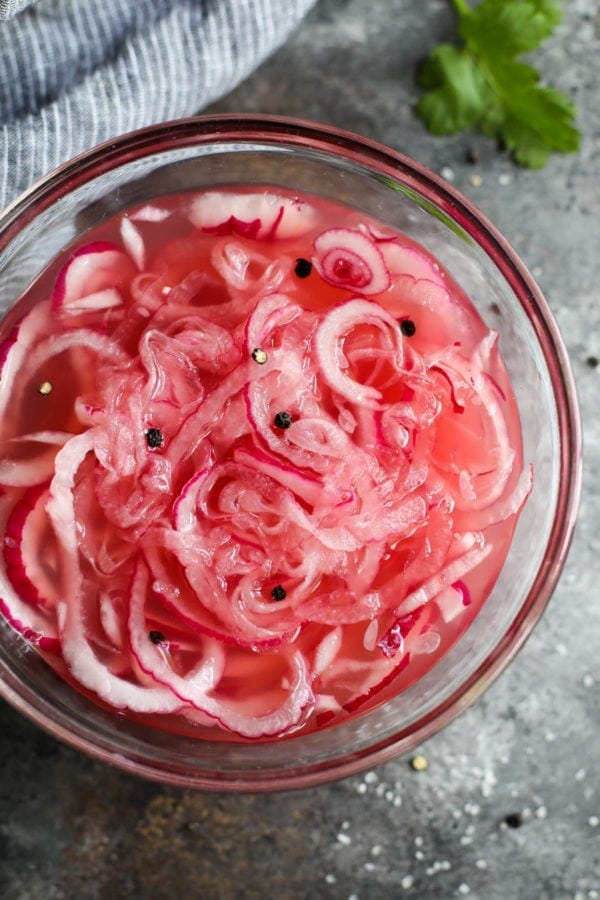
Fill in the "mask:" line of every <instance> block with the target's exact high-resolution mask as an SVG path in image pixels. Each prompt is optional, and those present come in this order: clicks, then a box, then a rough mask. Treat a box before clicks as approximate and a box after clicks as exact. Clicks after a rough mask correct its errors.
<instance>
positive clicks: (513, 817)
mask: <svg viewBox="0 0 600 900" xmlns="http://www.w3.org/2000/svg"><path fill="white" fill-rule="evenodd" d="M504 821H505V822H506V824H507V825H508V827H509V828H520V827H521V825H522V824H523V814H522V813H520V812H516V813H510V814H509V815H508V816H506V818H505V819H504Z"/></svg>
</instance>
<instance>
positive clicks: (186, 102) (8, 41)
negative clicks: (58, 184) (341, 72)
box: [0, 0, 315, 209]
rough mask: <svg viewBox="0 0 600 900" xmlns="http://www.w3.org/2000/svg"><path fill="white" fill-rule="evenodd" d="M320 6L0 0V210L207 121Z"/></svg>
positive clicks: (260, 0)
mask: <svg viewBox="0 0 600 900" xmlns="http://www.w3.org/2000/svg"><path fill="white" fill-rule="evenodd" d="M314 2H315V0H0V209H1V208H2V207H3V206H4V205H5V204H6V203H7V202H8V201H9V200H11V199H12V198H14V197H15V196H16V195H17V194H18V193H20V192H21V191H22V190H24V189H25V188H27V187H28V186H29V185H30V184H32V183H33V182H34V181H35V180H36V179H37V178H39V177H40V176H41V175H43V174H45V173H46V172H48V171H49V170H50V169H52V168H54V167H55V166H57V165H59V164H60V163H61V162H64V161H65V160H67V159H69V158H70V157H72V156H74V155H75V154H77V153H79V152H81V151H82V150H85V149H86V148H89V147H92V146H93V145H94V144H97V143H99V142H101V141H104V140H108V139H109V138H111V137H114V136H115V135H118V134H122V133H124V132H126V131H130V130H132V129H134V128H140V127H142V126H144V125H150V124H153V123H155V122H160V121H164V120H166V119H171V118H177V117H179V116H186V115H192V114H194V113H196V112H198V111H200V110H201V109H202V107H203V106H206V105H207V104H208V103H210V102H212V101H214V100H216V99H217V98H218V97H220V96H222V95H223V94H225V93H226V92H227V91H229V90H231V89H232V88H233V87H234V86H235V85H236V84H238V83H239V82H240V81H241V80H242V79H243V78H244V77H245V76H246V75H248V74H249V73H250V72H251V71H252V69H254V68H255V67H256V66H257V65H258V64H259V63H260V62H261V61H262V60H263V59H265V57H267V56H268V55H269V53H271V52H272V51H273V50H274V49H275V48H276V47H277V46H278V45H280V44H281V43H283V41H284V40H285V39H286V37H287V36H288V34H289V33H290V31H291V30H292V28H293V27H294V26H295V25H296V24H297V23H298V22H299V21H300V19H301V18H302V16H303V15H304V14H305V13H306V12H307V10H308V9H309V8H310V7H311V6H312V5H313V4H314ZM25 7H27V8H25ZM17 13H18V15H17ZM2 20H6V21H2Z"/></svg>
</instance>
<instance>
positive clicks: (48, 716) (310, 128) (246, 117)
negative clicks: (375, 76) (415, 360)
mask: <svg viewBox="0 0 600 900" xmlns="http://www.w3.org/2000/svg"><path fill="white" fill-rule="evenodd" d="M215 142H217V143H223V144H225V143H227V142H229V144H232V143H233V144H252V143H255V144H260V145H261V146H264V145H273V146H277V145H281V144H282V143H283V144H286V145H292V146H293V147H298V148H307V147H309V148H310V149H311V150H321V151H324V152H326V153H327V154H329V155H330V156H331V155H336V154H341V155H342V156H344V157H345V158H346V159H349V160H351V161H355V162H358V163H360V164H361V165H363V166H364V167H366V168H371V169H375V170H376V171H377V172H378V173H380V174H382V175H384V176H386V177H389V178H392V179H394V180H395V181H398V183H401V184H402V185H403V187H405V188H408V189H410V190H413V191H415V192H416V193H418V194H419V195H420V197H422V198H423V199H424V200H426V201H429V202H432V203H435V205H436V207H438V208H439V209H440V210H441V211H442V212H444V213H446V214H447V215H448V216H449V217H450V218H451V219H452V220H453V221H454V222H455V223H456V224H457V225H459V226H460V227H461V229H463V231H464V232H466V234H468V235H469V237H470V238H472V239H473V240H474V242H475V243H476V244H478V245H479V247H480V248H481V249H482V250H483V251H484V252H485V254H486V255H487V256H488V257H489V258H490V259H491V261H492V262H493V264H494V265H495V266H496V268H497V269H498V270H499V272H500V274H501V275H502V276H503V278H504V279H505V280H506V282H507V283H508V285H509V286H510V287H511V289H512V291H513V292H514V294H515V296H516V297H517V299H518V300H519V303H520V304H521V306H522V307H523V309H524V311H525V313H526V314H527V316H528V318H529V321H530V323H531V325H532V328H533V329H534V332H535V335H536V338H537V341H538V345H539V348H540V349H541V352H542V354H543V357H544V361H545V364H546V365H547V367H548V373H549V377H550V382H551V386H552V391H553V399H554V402H555V404H556V416H557V433H558V438H559V460H558V466H559V479H558V486H557V500H556V515H555V517H554V521H553V524H552V528H551V530H550V534H549V536H548V540H547V543H546V548H545V552H544V556H543V559H542V561H541V564H540V566H539V568H538V571H537V574H536V576H535V579H534V581H533V583H532V585H531V587H530V590H529V592H528V594H527V596H526V597H525V599H524V602H523V604H522V605H521V607H520V609H519V611H518V613H517V614H516V616H515V618H514V619H513V621H512V623H511V625H510V627H509V628H508V629H507V630H506V632H505V633H504V635H502V637H501V639H500V640H499V641H498V642H497V643H496V645H495V646H494V648H493V649H492V650H491V651H490V653H489V654H488V655H487V656H486V658H485V659H484V660H483V661H482V662H481V664H480V665H479V666H478V667H477V669H476V670H475V671H474V672H473V673H471V675H470V676H469V677H468V678H467V679H466V680H465V681H463V682H461V684H460V686H459V687H457V688H456V690H454V691H453V692H452V693H451V694H450V695H449V696H448V697H446V698H445V699H444V700H443V701H442V702H441V703H439V704H437V705H436V706H435V707H434V708H433V709H431V710H430V711H429V712H428V713H426V714H425V715H423V716H421V717H420V718H418V719H416V720H415V721H414V722H413V723H411V725H410V726H408V727H406V728H404V729H401V730H398V731H396V732H394V733H393V734H391V735H389V736H388V737H386V738H385V739H382V740H380V741H379V742H374V743H373V744H370V745H369V746H368V747H364V748H362V749H360V750H358V751H353V752H350V753H348V754H346V755H345V756H343V757H341V756H340V757H336V758H335V759H328V760H326V761H322V760H320V761H319V762H317V763H312V764H311V763H306V764H302V765H300V766H298V767H297V768H288V769H285V770H277V771H275V770H268V769H252V770H250V771H239V772H238V771H234V770H231V771H227V772H226V773H221V774H220V775H219V776H218V777H215V773H212V774H211V776H210V777H206V776H205V775H203V774H202V773H201V772H199V771H198V772H195V773H194V774H191V773H190V770H189V768H188V769H185V768H184V767H181V768H178V767H177V766H173V767H172V766H169V767H165V766H160V765H156V763H149V762H148V760H147V758H142V757H141V756H140V755H137V754H129V755H128V756H124V755H122V754H119V753H118V752H116V751H115V744H116V743H118V741H117V740H115V742H114V743H113V745H112V746H109V742H108V741H103V742H102V744H101V743H99V741H98V735H97V734H95V733H94V732H93V730H92V729H89V734H88V735H85V734H83V733H81V730H80V732H79V733H74V731H73V730H71V729H70V728H69V720H68V719H67V717H65V716H62V715H60V716H58V717H57V716H56V711H54V715H53V714H52V710H53V708H52V705H51V704H50V703H47V702H46V701H43V702H42V701H41V700H40V698H39V697H37V696H35V694H34V693H33V691H30V690H28V689H27V690H25V689H24V686H23V685H22V683H19V685H18V689H17V686H16V685H14V684H11V683H9V682H10V678H9V679H8V680H5V679H4V678H0V696H2V697H3V698H4V699H5V700H7V701H8V702H9V703H10V704H11V705H12V706H13V707H15V708H16V709H17V710H18V711H19V712H21V713H23V714H24V715H25V716H27V717H28V718H29V719H31V720H32V721H33V722H34V723H35V724H36V725H39V726H40V727H42V728H43V729H44V730H46V731H47V732H49V733H50V734H51V735H52V736H53V737H55V738H58V739H59V740H61V741H63V742H64V743H66V744H68V745H70V746H72V747H74V748H75V749H77V750H80V751H83V752H84V753H87V754H88V755H89V756H91V757H93V758H95V759H98V760H101V761H102V762H107V763H110V764H112V765H115V766H117V767H118V768H120V769H122V770H124V771H125V772H127V773H129V774H135V775H139V776H143V777H145V778H148V779H150V780H153V781H157V782H160V783H163V784H168V785H172V786H179V787H186V788H197V789H202V790H212V791H224V790H227V791H235V792H250V791H251V792H263V791H274V790H289V789H292V788H304V787H311V786H316V785H320V784H323V783H326V782H330V781H333V780H336V779H339V778H344V777H347V776H350V775H354V774H356V773H358V772H360V771H363V770H364V769H366V768H370V767H372V766H376V765H380V764H382V763H384V762H387V761H389V760H390V759H392V758H394V757H396V756H398V755H400V754H402V753H404V752H408V750H410V749H411V748H413V747H414V746H416V745H417V744H420V743H422V742H423V741H424V740H426V739H427V738H429V737H431V736H432V735H433V734H434V733H436V732H437V731H439V730H440V729H441V728H443V727H445V726H446V725H447V724H449V723H450V722H451V721H452V720H453V719H454V718H456V716H458V715H459V714H460V713H461V712H462V711H463V710H464V709H466V708H467V707H468V706H470V705H471V704H472V703H474V702H475V701H476V700H477V699H478V698H479V697H480V696H481V695H482V694H483V692H484V691H485V690H486V689H487V688H488V687H489V686H490V685H491V684H492V683H493V682H494V681H495V680H496V678H498V676H499V675H500V674H501V673H502V672H503V671H504V669H505V668H506V667H507V666H508V665H509V663H510V662H511V661H512V660H513V659H514V657H515V656H516V655H517V653H518V652H519V651H520V649H521V648H522V646H523V644H524V643H525V641H526V640H527V638H528V637H529V635H530V634H531V632H532V630H533V628H534V627H535V625H536V624H537V622H538V620H539V618H540V616H541V615H542V613H543V611H544V609H545V608H546V606H547V604H548V602H549V600H550V597H551V595H552V593H553V591H554V589H555V587H556V584H557V582H558V579H559V576H560V573H561V571H562V568H563V565H564V562H565V560H566V556H567V553H568V550H569V546H570V543H571V540H572V537H573V532H574V527H575V523H576V518H577V512H578V506H579V501H580V496H581V481H582V436H581V422H580V415H579V410H578V403H577V393H576V387H575V382H574V378H573V373H572V370H571V366H570V363H569V359H568V355H567V352H566V348H565V345H564V343H563V340H562V337H561V335H560V333H559V330H558V327H557V324H556V322H555V320H554V317H553V315H552V312H551V310H550V307H549V306H548V303H547V302H546V300H545V298H544V297H543V295H542V293H541V291H540V289H539V287H538V286H537V284H536V283H535V281H534V279H533V277H532V276H531V275H530V273H529V272H528V270H527V268H526V267H525V265H524V263H523V262H522V261H521V259H520V257H519V256H518V254H517V253H516V251H515V250H514V249H513V248H512V246H511V245H510V244H509V242H508V241H507V240H506V239H505V238H504V237H503V236H502V235H501V234H500V232H499V231H498V229H497V228H496V227H495V226H494V225H493V224H492V223H491V222H490V221H489V220H488V218H487V217H486V216H485V214H484V213H482V212H481V211H480V210H479V209H478V208H477V207H476V206H475V205H474V204H473V203H472V202H471V201H470V200H468V199H467V198H466V197H465V196H463V195H462V194H461V193H460V192H459V191H458V190H457V189H456V188H454V187H453V186H452V185H450V184H448V183H447V182H446V181H445V180H444V179H443V178H442V177H441V176H439V175H437V174H436V173H434V172H432V171H431V170H429V169H428V168H427V167H426V166H424V165H422V164H420V163H419V162H417V161H415V160H413V159H411V158H410V157H408V156H407V155H405V154H403V153H400V152H399V151H397V150H394V149H392V148H390V147H387V146H385V145H384V144H382V143H379V142H377V141H374V140H372V139H370V138H365V137H361V136H359V135H356V134H354V133H352V132H351V131H347V130H344V129H340V128H337V127H334V126H330V125H325V124H320V123H315V122H310V121H305V120H302V119H296V118H287V117H283V116H266V115H265V116H262V115H260V116H256V115H252V114H242V115H235V114H226V115H210V114H209V115H202V116H193V117H189V118H185V119H178V120H174V121H169V122H164V123H161V124H158V125H152V126H149V127H146V128H142V129H138V130H136V131H133V132H130V133H128V134H124V135H121V136H119V137H117V138H115V139H113V140H109V141H106V142H104V143H102V144H100V145H98V146H96V147H93V148H91V149H90V150H88V151H86V152H84V153H82V154H79V155H78V156H76V157H74V158H73V159H71V160H69V161H68V162H66V163H64V164H63V165H61V166H59V167H58V168H56V169H54V170H53V171H51V172H50V173H48V174H47V175H46V176H44V177H43V178H42V179H40V180H39V181H37V182H36V183H35V184H34V185H32V187H30V188H29V189H28V190H27V191H25V192H24V193H22V194H21V195H20V196H18V197H17V198H15V200H13V201H12V202H11V203H10V204H9V205H8V206H7V207H6V208H5V209H4V210H3V211H2V212H0V251H1V250H2V249H3V247H5V246H7V245H8V244H10V242H11V241H12V240H13V238H14V237H15V236H16V234H18V233H19V231H20V230H21V229H22V228H23V227H24V226H26V225H27V224H28V223H29V222H30V221H32V220H33V219H34V218H35V217H36V216H37V215H38V214H39V213H40V212H42V211H43V210H44V209H46V208H47V207H49V206H51V205H52V204H53V203H54V202H55V200H56V199H57V198H58V197H60V196H63V195H64V193H66V192H68V191H70V190H72V189H73V188H76V187H78V186H79V185H81V184H83V183H85V182H86V181H89V180H91V179H93V178H95V177H97V176H99V175H102V174H104V173H106V172H108V171H109V170H112V169H114V168H115V167H116V166H118V165H122V164H125V163H127V162H130V161H132V160H134V159H140V158H143V157H144V156H146V155H154V154H159V153H160V152H163V151H167V150H174V149H180V148H184V147H191V146H202V145H204V144H210V143H215ZM2 668H4V666H2ZM115 734H116V733H115Z"/></svg>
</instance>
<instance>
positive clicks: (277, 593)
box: [271, 584, 287, 600]
mask: <svg viewBox="0 0 600 900" xmlns="http://www.w3.org/2000/svg"><path fill="white" fill-rule="evenodd" d="M271 597H272V598H273V600H285V598H286V597H287V593H286V590H285V588H284V587H282V586H281V585H280V584H276V585H275V587H274V588H273V590H272V591H271Z"/></svg>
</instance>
